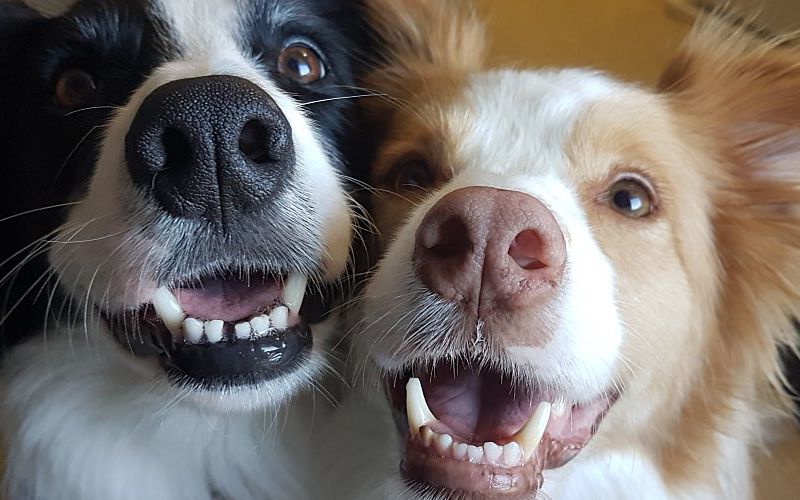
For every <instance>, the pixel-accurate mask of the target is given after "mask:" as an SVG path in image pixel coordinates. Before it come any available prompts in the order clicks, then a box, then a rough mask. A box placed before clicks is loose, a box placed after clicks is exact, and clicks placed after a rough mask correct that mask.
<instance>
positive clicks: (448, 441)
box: [436, 434, 453, 457]
mask: <svg viewBox="0 0 800 500" xmlns="http://www.w3.org/2000/svg"><path fill="white" fill-rule="evenodd" d="M452 444H453V438H452V437H451V436H450V434H441V435H439V437H437V438H436V451H438V452H439V455H442V456H445V457H446V456H449V455H450V445H452Z"/></svg>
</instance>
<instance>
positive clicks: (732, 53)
mask: <svg viewBox="0 0 800 500" xmlns="http://www.w3.org/2000/svg"><path fill="white" fill-rule="evenodd" d="M743 26H744V27H743ZM747 26H750V24H747V23H736V24H734V22H732V21H731V19H730V18H729V17H725V16H721V15H712V16H709V17H707V18H705V19H703V20H701V21H700V22H699V23H698V25H697V26H696V28H695V29H694V31H693V32H692V34H691V35H690V36H689V37H688V38H687V40H686V41H685V42H684V45H683V48H682V50H681V52H680V54H679V55H678V56H677V57H676V58H675V59H674V60H673V61H672V63H671V64H670V65H669V67H668V69H667V70H666V71H665V73H664V75H663V76H662V79H661V84H660V88H661V90H662V91H663V92H664V93H666V94H668V95H670V96H671V97H672V99H673V102H674V104H675V105H676V106H677V107H679V108H681V109H682V111H684V112H685V113H687V114H689V115H691V116H694V117H696V118H697V119H698V126H701V127H703V129H702V130H701V132H703V131H707V132H709V133H710V134H711V135H712V137H713V138H714V139H716V140H719V141H722V142H723V143H724V144H727V145H728V146H730V148H728V152H729V153H731V154H733V155H734V157H732V158H729V160H731V161H733V162H734V163H736V164H739V165H742V166H746V167H747V168H748V169H750V173H751V174H752V175H753V176H755V177H759V176H764V177H765V178H770V177H771V178H776V179H778V178H787V179H795V180H800V45H798V44H797V43H795V42H796V41H795V42H793V41H792V40H791V39H790V38H777V37H766V36H763V35H761V34H759V33H758V32H755V31H752V30H749V29H748V28H747Z"/></svg>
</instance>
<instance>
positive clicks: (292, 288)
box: [281, 273, 308, 313]
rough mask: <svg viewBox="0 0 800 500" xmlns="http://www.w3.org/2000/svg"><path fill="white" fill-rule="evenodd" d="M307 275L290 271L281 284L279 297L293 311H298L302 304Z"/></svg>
mask: <svg viewBox="0 0 800 500" xmlns="http://www.w3.org/2000/svg"><path fill="white" fill-rule="evenodd" d="M307 284H308V276H305V275H302V274H300V273H292V274H290V275H289V277H288V278H287V279H286V282H284V284H283V292H282V293H281V299H282V300H283V303H284V304H286V306H287V307H288V308H289V309H290V310H291V311H292V312H294V313H298V312H300V307H301V306H302V305H303V298H304V297H305V295H306V285H307Z"/></svg>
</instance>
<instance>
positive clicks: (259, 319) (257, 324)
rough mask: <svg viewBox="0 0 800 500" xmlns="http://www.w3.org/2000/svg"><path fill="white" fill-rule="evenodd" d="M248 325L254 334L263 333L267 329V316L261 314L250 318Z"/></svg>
mask: <svg viewBox="0 0 800 500" xmlns="http://www.w3.org/2000/svg"><path fill="white" fill-rule="evenodd" d="M250 327H251V328H252V329H253V332H255V334H256V335H264V334H265V333H267V331H268V330H269V316H267V315H266V314H262V315H260V316H256V317H255V318H253V319H251V320H250Z"/></svg>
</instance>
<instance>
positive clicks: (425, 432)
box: [422, 425, 435, 448]
mask: <svg viewBox="0 0 800 500" xmlns="http://www.w3.org/2000/svg"><path fill="white" fill-rule="evenodd" d="M434 437H435V436H434V434H433V431H432V430H431V428H430V427H428V426H426V425H425V426H423V427H422V443H423V444H424V445H425V447H426V448H429V447H430V446H431V444H432V443H433V438H434Z"/></svg>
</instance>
